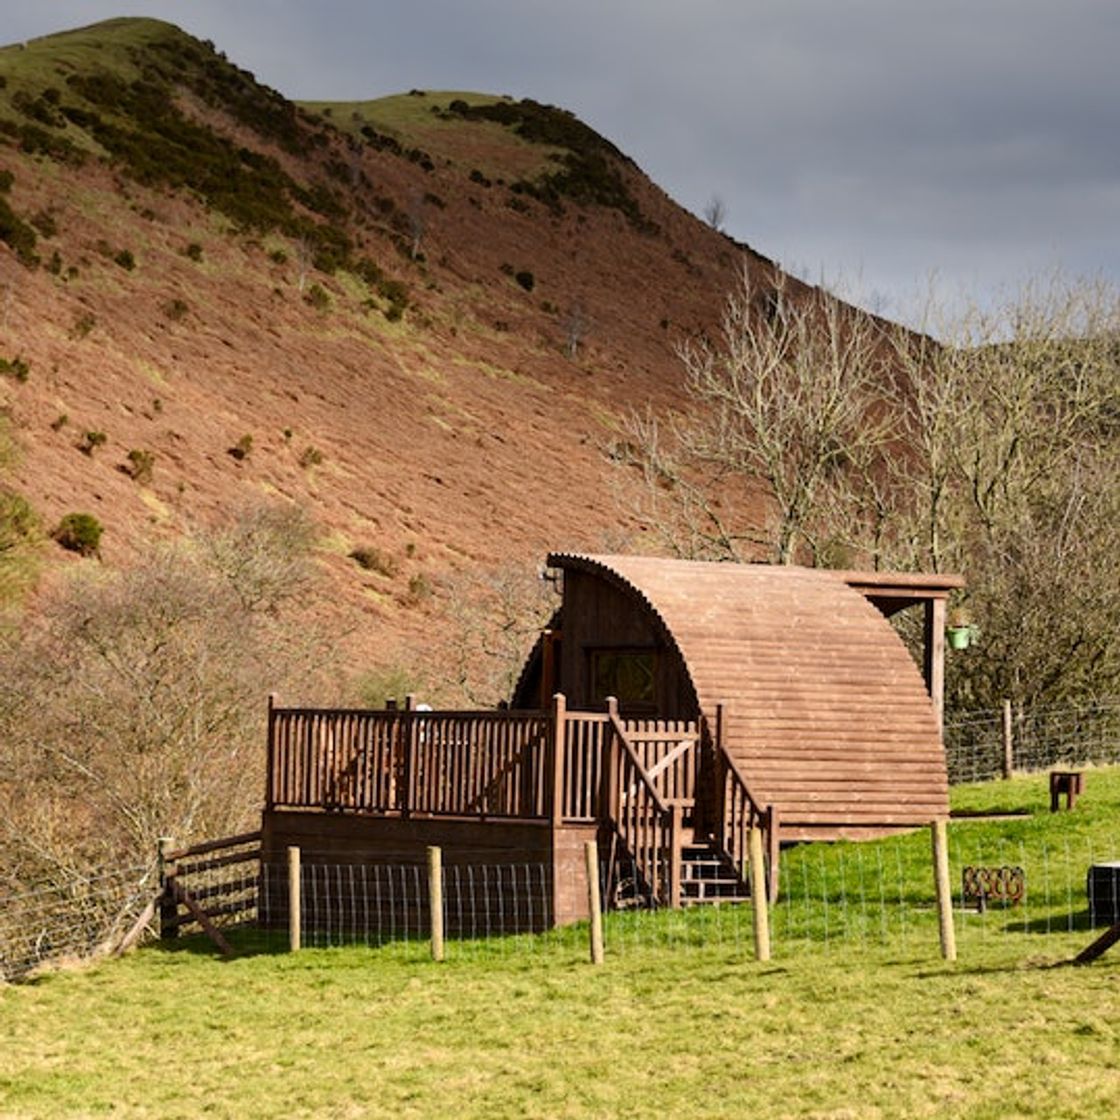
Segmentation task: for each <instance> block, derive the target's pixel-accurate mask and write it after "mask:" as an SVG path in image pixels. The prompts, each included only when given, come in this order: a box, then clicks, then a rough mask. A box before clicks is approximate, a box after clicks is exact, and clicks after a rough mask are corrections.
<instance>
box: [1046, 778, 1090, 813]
mask: <svg viewBox="0 0 1120 1120" xmlns="http://www.w3.org/2000/svg"><path fill="white" fill-rule="evenodd" d="M1084 788H1085V774H1084V772H1083V771H1081V770H1051V771H1050V812H1051V813H1056V812H1057V811H1058V809H1059V803H1058V802H1059V798H1061V796H1062V794H1065V798H1066V808H1067V809H1072V808H1073V807H1074V805H1076V804H1077V799H1078V798H1079V797H1080V796H1081V793H1082V791H1083V790H1084Z"/></svg>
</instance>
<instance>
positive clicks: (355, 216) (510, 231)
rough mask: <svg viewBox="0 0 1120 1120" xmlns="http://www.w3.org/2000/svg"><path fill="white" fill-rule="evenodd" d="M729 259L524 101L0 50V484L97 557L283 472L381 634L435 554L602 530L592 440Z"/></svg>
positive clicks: (497, 549) (534, 552) (574, 124)
mask: <svg viewBox="0 0 1120 1120" xmlns="http://www.w3.org/2000/svg"><path fill="white" fill-rule="evenodd" d="M744 261H745V262H746V263H747V265H748V267H750V268H751V269H753V270H755V271H756V273H757V274H758V276H759V278H760V279H764V278H765V277H766V276H767V275H768V274H769V273H770V272H771V268H772V266H771V265H770V264H769V262H767V261H765V260H764V259H763V258H761V257H759V256H757V255H755V254H753V253H751V252H750V251H749V250H747V249H746V247H744V246H742V245H737V244H736V243H734V242H733V241H731V240H730V239H729V238H727V237H725V236H723V235H722V234H719V233H717V232H715V231H714V230H712V229H709V228H708V227H706V226H705V225H704V224H703V223H701V222H699V221H698V220H697V219H695V218H694V217H693V216H691V215H689V214H688V213H686V212H684V211H683V210H682V209H681V208H679V207H678V206H677V205H675V204H674V203H673V202H672V201H671V200H670V199H669V198H668V197H667V196H666V195H665V194H664V193H663V192H662V191H660V190H659V189H658V188H657V187H656V186H655V185H654V184H652V183H651V182H650V181H649V180H648V179H647V178H646V177H645V176H644V175H643V174H642V172H641V171H640V170H639V169H638V168H637V167H636V166H635V164H634V163H633V162H632V161H630V160H629V159H627V158H626V157H625V156H624V155H622V153H620V152H619V151H618V150H617V149H616V148H615V147H614V146H613V145H611V144H610V143H609V142H608V141H606V140H605V139H603V138H602V137H600V136H598V135H597V134H596V133H595V132H593V131H592V130H591V129H589V128H587V127H586V126H585V125H583V124H582V123H581V122H579V121H578V120H576V119H575V118H574V117H573V116H571V115H570V114H568V113H565V112H563V111H561V110H558V109H553V108H549V107H546V106H541V105H538V104H536V103H534V102H513V101H510V100H508V99H504V98H495V97H489V96H482V95H477V94H469V93H434V92H423V91H413V92H412V93H410V94H405V95H402V96H398V97H392V98H387V99H384V100H380V101H371V102H363V103H355V104H350V105H341V104H325V103H323V104H315V105H309V106H304V107H300V106H296V105H294V104H292V103H291V102H289V101H287V100H285V99H284V98H283V97H282V96H281V95H280V94H278V93H276V92H274V91H272V90H269V89H266V88H265V87H263V86H261V85H259V84H258V83H257V82H256V81H255V80H254V79H253V77H252V75H250V74H248V73H246V72H244V71H242V70H239V69H238V68H237V67H236V66H235V65H234V64H232V63H231V62H229V61H227V60H226V59H225V57H224V56H223V55H221V54H219V53H217V52H216V51H215V49H214V48H213V46H212V45H210V44H205V43H200V42H198V41H197V40H194V39H192V38H191V37H190V36H187V35H185V34H184V33H182V32H181V31H179V30H178V29H176V28H174V27H172V26H170V25H168V24H165V23H160V22H157V21H153V20H135V19H123V20H114V21H110V22H108V23H102V24H98V25H96V26H93V27H90V28H85V29H81V30H77V31H72V32H66V33H63V34H59V35H52V36H49V37H46V38H43V39H39V40H35V41H32V42H30V43H27V44H17V45H13V46H9V47H6V48H3V49H0V359H4V361H5V362H6V363H8V367H7V368H8V373H7V375H6V376H3V377H0V409H2V410H3V413H4V414H6V417H7V420H6V426H7V428H8V430H9V434H10V436H11V438H12V440H13V441H14V444H15V448H16V457H15V461H14V464H12V465H10V466H9V467H8V468H7V470H6V477H5V479H4V485H5V486H7V487H8V488H10V489H14V490H16V491H18V492H19V493H21V494H22V495H23V496H24V497H26V498H27V499H28V500H29V501H30V503H31V504H32V505H33V506H34V507H35V509H36V510H37V511H38V512H39V514H40V515H41V517H42V519H43V522H44V523H45V524H46V525H47V526H48V527H49V526H51V525H53V524H55V523H57V521H58V520H59V518H60V517H61V516H62V515H63V514H65V513H67V512H68V511H75V510H78V511H88V512H90V513H93V514H95V515H96V516H97V517H98V518H99V519H100V520H101V521H102V523H103V524H104V526H105V533H104V537H103V540H102V549H101V552H102V557H103V561H104V562H105V563H107V564H117V563H121V562H125V561H127V560H128V559H129V558H131V557H133V556H135V555H136V554H138V553H139V552H140V551H142V550H143V549H145V548H147V547H148V546H149V545H150V544H151V543H152V542H153V541H158V540H160V539H164V538H169V537H174V536H176V535H178V534H181V533H183V532H185V531H187V530H190V529H191V528H192V527H196V526H199V525H205V524H207V523H210V522H212V521H213V520H215V519H216V518H217V517H219V516H220V515H221V513H222V511H223V510H224V509H226V508H228V507H230V506H233V505H237V504H239V503H241V502H244V501H247V500H250V499H252V498H255V497H258V496H269V495H273V496H283V497H287V498H291V499H294V500H296V501H298V502H300V503H303V504H304V505H306V506H307V508H308V509H309V510H310V511H311V512H312V514H313V516H314V517H315V518H316V520H317V522H318V524H319V526H320V529H321V540H322V548H321V553H320V555H321V561H322V564H323V566H324V568H325V569H326V570H327V571H328V572H329V575H330V580H331V585H332V586H333V587H335V588H336V589H337V594H336V595H334V596H333V597H332V599H333V602H334V604H335V607H336V609H338V610H340V611H342V612H345V613H347V614H348V615H349V616H350V617H351V618H352V619H353V618H357V619H360V620H361V626H360V628H361V629H363V630H364V631H365V632H367V633H368V632H375V633H386V634H390V633H391V634H400V633H407V632H409V631H412V632H416V631H418V630H419V629H420V628H422V627H423V625H424V612H425V611H428V610H433V609H435V608H436V605H437V604H438V598H439V596H438V593H437V595H436V596H435V597H434V599H433V600H432V601H431V603H430V605H429V606H426V607H418V606H417V602H418V600H420V599H421V598H423V596H422V595H421V594H418V592H421V591H424V590H426V589H427V588H428V587H436V588H437V589H438V587H439V585H440V580H441V577H443V576H445V575H446V574H448V573H451V572H454V571H456V570H461V569H463V568H467V567H471V566H476V565H477V566H481V565H485V564H490V563H494V562H497V561H499V560H506V559H509V558H529V557H533V556H536V557H540V556H543V554H544V553H545V551H547V549H548V548H557V547H570V548H601V547H602V546H603V544H604V543H609V544H610V545H612V546H614V547H618V546H619V545H623V546H627V545H628V543H629V542H630V541H631V540H632V539H633V538H634V537H635V535H640V526H638V525H636V524H634V523H632V522H630V521H628V520H627V519H626V517H625V516H624V515H622V514H620V512H619V509H618V506H617V505H616V502H615V500H614V498H613V497H612V491H613V488H612V485H611V483H610V479H609V477H608V475H609V472H610V468H609V466H608V465H607V463H606V461H605V458H604V455H603V448H604V447H605V446H606V445H607V444H609V442H610V440H611V439H612V437H613V435H614V434H615V430H616V426H617V423H618V419H619V417H620V416H621V415H623V414H624V413H625V412H626V411H627V410H629V409H630V408H631V407H634V406H639V407H641V406H644V405H645V404H646V403H647V402H648V403H649V404H650V405H652V407H653V408H655V409H665V408H667V407H671V406H673V405H679V404H681V403H682V401H683V395H682V391H681V385H680V376H681V375H680V369H679V365H678V361H677V359H676V357H675V355H674V346H675V345H676V344H677V343H678V342H679V341H680V340H681V339H682V338H684V337H686V336H687V335H689V334H691V333H694V332H698V331H704V330H712V329H713V328H714V326H715V324H716V323H717V321H718V316H719V313H720V308H721V304H722V301H723V297H724V294H725V292H726V291H727V290H728V288H729V287H730V286H731V284H732V283H733V282H734V279H735V277H736V275H737V273H738V271H739V270H740V269H741V268H742V267H743V264H744ZM17 359H18V364H17ZM0 368H3V367H0ZM0 435H2V433H0ZM357 547H368V548H371V549H376V550H377V551H378V553H379V554H380V556H381V557H382V558H387V560H388V562H387V563H384V564H380V565H379V566H380V567H381V568H383V569H384V570H383V571H377V570H372V569H367V568H363V567H362V566H360V565H359V564H356V563H355V562H354V561H353V560H352V559H350V558H349V557H348V554H349V553H350V552H351V551H352V550H353V549H355V548H357ZM55 551H56V555H55V556H54V559H55V560H57V562H59V563H63V562H66V563H70V562H76V561H74V560H73V557H72V556H71V555H70V554H66V553H63V552H62V551H61V550H55ZM371 625H372V630H371V628H370V626H371Z"/></svg>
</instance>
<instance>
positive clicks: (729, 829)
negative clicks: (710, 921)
mask: <svg viewBox="0 0 1120 1120" xmlns="http://www.w3.org/2000/svg"><path fill="white" fill-rule="evenodd" d="M726 720H727V713H726V711H725V709H724V707H723V705H722V704H721V705H719V706H718V707H717V708H716V719H715V726H714V727H711V726H709V725H708V723H707V721H706V720H705V721H704V728H703V731H704V736H703V737H704V752H705V759H704V762H703V763H702V765H706V766H707V767H709V768H710V771H711V774H712V779H711V782H710V789H711V794H712V797H713V804H712V805H711V807H710V813H711V822H712V825H713V831H714V832H715V834H716V839H717V841H718V843H719V846H720V847H721V848H722V849H723V851H724V852H725V853H726V854H727V856H728V858H729V859H730V860H731V862H732V864H733V865H734V867H735V870H736V871H737V872H738V873H739V876H740V878H741V879H743V880H744V881H745V880H746V879H747V878H748V872H747V868H748V866H749V864H750V851H749V840H750V831H751V829H752V828H761V829H762V832H763V838H764V844H765V848H766V858H767V867H768V871H767V884H766V893H767V895H768V896H769V898H770V900H771V901H772V902H773V901H775V900H776V897H777V883H778V849H779V832H778V811H777V809H776V807H775V806H773V805H770V806H766V807H763V806H762V805H760V804H758V802H757V801H756V800H755V799H754V797H753V796H752V795H751V792H750V790H749V789H748V788H747V784H746V782H744V781H743V776H742V775H741V774H740V773H739V771H738V769H737V768H736V766H735V765H734V763H733V762H732V761H731V758H730V756H729V755H728V754H727V751H726V750H724V748H723V741H724V736H725V734H726V731H727V728H726ZM751 889H752V890H753V889H754V884H753V883H752V884H751Z"/></svg>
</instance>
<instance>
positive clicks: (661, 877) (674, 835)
mask: <svg viewBox="0 0 1120 1120" xmlns="http://www.w3.org/2000/svg"><path fill="white" fill-rule="evenodd" d="M607 704H608V712H607V715H608V719H609V728H610V737H609V739H608V742H607V752H606V758H605V761H604V767H603V794H602V800H603V804H604V805H605V806H606V808H607V813H606V816H607V817H608V818H609V819H610V821H611V822H612V823H613V824H614V827H615V830H616V832H617V834H618V839H619V840H620V841H621V843H622V846H623V848H624V850H625V851H626V852H627V853H628V854H629V857H630V858H631V859H632V860H633V863H634V874H635V878H636V879H637V882H636V883H635V884H634V889H635V892H636V893H637V894H640V895H643V896H645V897H647V898H649V899H650V900H651V901H653V902H654V903H655V904H658V905H662V906H679V905H680V899H681V852H682V848H683V844H684V827H683V817H684V807H683V805H681V804H679V803H678V804H673V805H671V804H669V803H668V802H667V801H666V800H665V799H664V798H663V797H662V796H661V794H660V793H659V792H658V789H657V786H656V784H655V781H654V778H653V777H652V776H651V774H650V769H649V768H648V767H647V766H646V765H645V762H644V760H643V759H642V757H641V754H640V753H639V750H638V749H636V747H635V742H634V741H632V740H631V737H630V734H629V729H628V727H627V725H626V724H624V723H623V722H622V721H621V720H620V719H619V717H618V705H617V703H616V702H615V701H614V700H613V699H611V700H608V701H607ZM649 722H652V721H647V724H646V727H645V728H644V730H645V732H646V735H647V738H646V740H645V742H644V748H647V749H650V750H653V751H659V753H660V755H661V757H663V758H664V757H666V752H665V750H664V745H665V744H666V743H667V742H669V741H670V740H667V739H665V738H664V737H663V735H662V734H661V732H662V731H663V728H661V727H658V728H656V729H651V728H650V726H649ZM695 741H696V737H695V734H693V736H692V737H691V743H693V744H694V743H695ZM682 753H683V752H682ZM673 762H676V758H673V759H672V760H670V765H671V764H672V763H673ZM666 769H668V767H663V768H662V772H665V770H666Z"/></svg>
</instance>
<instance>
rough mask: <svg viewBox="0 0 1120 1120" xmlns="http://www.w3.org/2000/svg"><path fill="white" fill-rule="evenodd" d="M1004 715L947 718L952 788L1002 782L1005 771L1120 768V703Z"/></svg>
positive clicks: (987, 713) (950, 715)
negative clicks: (1117, 765) (1090, 766)
mask: <svg viewBox="0 0 1120 1120" xmlns="http://www.w3.org/2000/svg"><path fill="white" fill-rule="evenodd" d="M1009 715H1010V718H1009V719H1006V718H1005V715H1004V712H1003V711H1002V710H998V711H982V712H962V713H955V714H954V713H951V712H950V713H948V714H947V716H946V719H945V760H946V764H947V766H948V770H949V781H950V783H952V784H960V783H963V782H983V781H989V780H991V779H993V778H999V777H1001V776H1002V775H1003V773H1004V771H1005V769H1006V759H1007V753H1008V748H1010V763H1011V766H1010V768H1011V769H1012V770H1014V771H1018V772H1030V771H1036V770H1045V769H1046V768H1047V767H1051V766H1065V767H1068V766H1082V765H1085V764H1087V763H1096V764H1108V763H1116V762H1120V701H1118V700H1108V701H1103V702H1099V703H1093V704H1081V705H1068V706H1064V707H1038V708H1023V707H1021V706H1020V707H1014V708H1012V709H1011V710H1010V713H1009Z"/></svg>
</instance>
